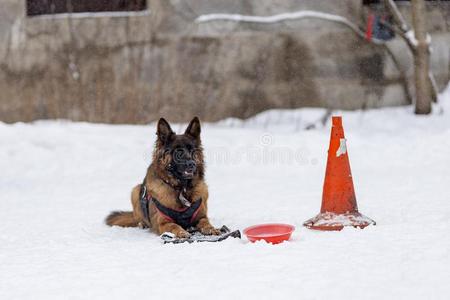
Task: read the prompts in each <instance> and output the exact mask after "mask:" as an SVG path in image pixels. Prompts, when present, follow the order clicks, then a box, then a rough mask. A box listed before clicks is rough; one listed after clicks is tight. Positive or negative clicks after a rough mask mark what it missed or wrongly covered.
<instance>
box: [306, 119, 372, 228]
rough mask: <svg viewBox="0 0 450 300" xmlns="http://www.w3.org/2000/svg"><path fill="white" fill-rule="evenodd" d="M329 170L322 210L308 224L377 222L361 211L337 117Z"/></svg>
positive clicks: (339, 225)
mask: <svg viewBox="0 0 450 300" xmlns="http://www.w3.org/2000/svg"><path fill="white" fill-rule="evenodd" d="M332 120H333V122H332V123H333V125H332V128H331V137H330V148H329V149H328V161H327V171H326V174H325V182H324V184H323V195H322V208H321V209H320V213H319V214H318V215H317V216H315V217H314V218H312V219H309V220H308V221H306V222H305V223H303V225H304V226H306V227H308V228H310V229H317V230H341V229H342V228H344V226H353V227H359V228H364V227H366V226H367V225H370V224H373V225H375V221H373V220H372V219H370V218H368V217H366V216H364V215H362V214H360V213H359V212H358V205H357V204H356V196H355V190H354V188H353V179H352V173H351V171H350V163H349V160H348V154H347V145H346V139H345V137H344V128H343V127H342V118H341V117H333V118H332Z"/></svg>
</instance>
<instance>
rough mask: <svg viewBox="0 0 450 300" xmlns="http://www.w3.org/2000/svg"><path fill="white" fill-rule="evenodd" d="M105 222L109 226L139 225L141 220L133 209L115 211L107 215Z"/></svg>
mask: <svg viewBox="0 0 450 300" xmlns="http://www.w3.org/2000/svg"><path fill="white" fill-rule="evenodd" d="M105 223H106V224H107V225H109V226H121V227H137V226H138V223H139V222H138V221H136V220H135V218H134V216H133V213H132V212H131V211H113V212H111V213H110V214H109V215H108V216H107V217H106V219H105Z"/></svg>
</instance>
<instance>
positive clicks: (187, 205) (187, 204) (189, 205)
mask: <svg viewBox="0 0 450 300" xmlns="http://www.w3.org/2000/svg"><path fill="white" fill-rule="evenodd" d="M178 200H180V202H181V204H183V205H184V206H186V207H191V202H189V200H188V199H186V197H184V195H183V193H182V192H181V193H180V195H179V196H178Z"/></svg>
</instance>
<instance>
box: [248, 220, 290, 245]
mask: <svg viewBox="0 0 450 300" xmlns="http://www.w3.org/2000/svg"><path fill="white" fill-rule="evenodd" d="M294 230H295V227H294V226H292V225H289V224H275V223H272V224H260V225H254V226H250V227H248V228H246V229H244V234H245V235H246V236H247V238H248V240H249V241H250V242H252V243H254V242H256V241H259V240H264V241H266V242H267V243H272V244H279V243H281V242H284V241H287V240H289V239H290V238H291V234H292V232H294Z"/></svg>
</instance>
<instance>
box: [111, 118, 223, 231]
mask: <svg viewBox="0 0 450 300" xmlns="http://www.w3.org/2000/svg"><path fill="white" fill-rule="evenodd" d="M200 131H201V129H200V121H199V119H198V118H197V117H195V118H194V119H192V121H191V122H190V123H189V125H188V127H187V129H186V131H185V132H184V134H175V133H174V132H173V131H172V128H171V127H170V125H169V123H168V122H167V121H166V120H165V119H163V118H161V119H160V120H159V121H158V125H157V133H156V135H157V140H156V143H155V149H154V151H153V158H152V163H151V164H150V166H149V167H148V169H147V174H146V176H145V179H144V181H143V183H142V184H139V185H137V186H135V187H134V188H133V190H132V192H131V204H132V206H133V211H132V212H123V211H115V212H112V213H111V214H110V215H109V216H108V217H107V218H106V220H105V222H106V224H108V225H110V226H114V225H117V226H122V227H141V228H150V229H151V230H152V231H153V232H155V233H157V234H162V233H164V232H171V233H172V234H174V235H175V236H176V237H178V238H186V237H189V233H188V232H187V231H186V229H187V228H189V227H195V228H196V229H197V230H199V231H200V232H201V233H202V234H205V235H219V234H220V231H219V230H218V229H216V228H214V227H213V226H212V225H211V223H210V222H209V220H208V216H207V207H208V206H207V201H208V187H207V185H206V183H205V180H204V173H205V166H204V161H203V148H202V144H201V139H200ZM143 200H147V202H146V201H144V202H143ZM186 214H188V216H187V217H188V218H186Z"/></svg>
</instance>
